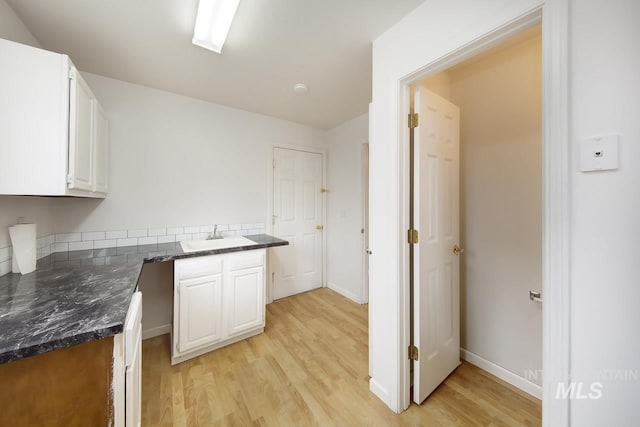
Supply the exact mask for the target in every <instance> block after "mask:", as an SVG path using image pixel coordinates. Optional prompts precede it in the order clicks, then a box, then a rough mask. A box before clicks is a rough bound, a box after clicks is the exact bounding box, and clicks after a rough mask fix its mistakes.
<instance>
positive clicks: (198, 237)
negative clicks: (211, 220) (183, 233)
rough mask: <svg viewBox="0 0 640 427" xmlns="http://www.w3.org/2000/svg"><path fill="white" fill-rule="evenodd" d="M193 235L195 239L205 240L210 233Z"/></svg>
mask: <svg viewBox="0 0 640 427" xmlns="http://www.w3.org/2000/svg"><path fill="white" fill-rule="evenodd" d="M191 237H192V238H193V240H205V239H206V238H207V237H209V233H193V235H192V236H191Z"/></svg>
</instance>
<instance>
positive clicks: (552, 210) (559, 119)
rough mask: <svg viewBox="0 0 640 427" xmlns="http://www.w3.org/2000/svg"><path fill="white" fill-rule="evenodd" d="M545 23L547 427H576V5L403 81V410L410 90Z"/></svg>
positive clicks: (537, 15) (477, 43)
mask: <svg viewBox="0 0 640 427" xmlns="http://www.w3.org/2000/svg"><path fill="white" fill-rule="evenodd" d="M540 22H541V23H542V38H543V40H542V62H543V69H542V77H543V102H542V103H543V105H542V108H543V143H542V145H543V212H542V246H543V247H542V270H543V274H542V282H543V283H542V295H543V297H544V304H543V314H542V336H543V338H542V341H543V345H542V367H543V386H542V407H543V411H542V419H543V425H545V426H552V425H553V426H568V425H569V417H570V400H569V399H555V393H556V388H557V386H558V384H565V385H566V384H568V383H569V381H570V347H569V345H570V299H569V292H570V282H569V279H570V252H569V251H570V225H571V223H570V196H571V187H570V165H571V162H570V157H569V154H570V139H569V109H568V105H569V104H568V88H569V78H568V76H569V67H568V61H569V60H568V27H569V25H568V22H569V8H568V0H546V1H545V2H544V3H543V4H541V5H539V6H537V7H534V8H532V9H531V10H529V11H526V12H525V13H523V14H522V15H520V16H519V17H517V18H515V19H513V20H511V21H510V22H507V23H505V24H504V25H501V26H499V27H496V28H492V29H489V30H488V31H487V32H486V33H485V34H483V35H482V36H480V37H478V38H476V39H475V40H473V41H472V42H470V43H468V44H466V45H463V46H460V47H458V48H457V49H454V50H452V51H450V52H449V53H448V54H447V55H444V56H442V57H440V58H438V59H436V60H435V61H433V62H431V63H428V64H425V65H424V66H422V67H420V68H418V69H416V70H414V71H413V72H411V73H409V74H407V75H404V76H400V77H399V78H397V79H396V80H395V83H396V84H397V89H398V92H397V93H398V98H397V101H398V104H397V105H398V107H399V108H398V113H399V117H398V119H397V120H398V129H399V135H398V141H399V143H400V147H399V152H400V158H399V162H398V178H399V187H400V188H399V200H398V201H399V206H398V209H399V212H400V218H399V219H400V221H399V224H398V225H399V230H398V236H399V239H400V245H399V252H400V253H399V257H400V268H399V272H398V273H399V287H398V290H397V292H398V295H397V296H398V310H399V313H398V316H399V317H398V319H399V322H398V337H399V344H400V348H398V352H399V353H398V354H399V360H400V366H399V372H398V377H397V378H398V401H399V402H398V403H399V404H400V405H399V406H400V407H401V409H406V408H408V407H409V405H410V392H409V389H410V385H411V379H410V361H409V359H408V358H407V353H406V352H407V348H408V346H409V344H410V339H411V337H410V283H409V268H410V266H409V245H408V244H406V230H408V229H409V197H410V194H409V128H408V127H407V126H406V118H407V115H408V114H409V112H410V86H411V85H412V84H414V83H417V82H418V81H420V80H422V79H424V78H426V77H428V76H430V75H433V74H437V73H439V72H441V71H444V70H446V69H448V68H450V67H451V66H453V65H454V64H457V63H459V62H462V61H464V60H465V59H468V58H470V57H472V56H474V55H477V54H478V53H480V52H482V51H484V50H486V49H488V48H490V47H492V46H495V45H497V44H499V43H500V42H502V41H504V40H506V39H508V38H510V37H512V36H514V35H516V34H518V33H520V32H522V31H524V30H526V29H527V28H530V27H532V26H533V25H536V24H539V23H540Z"/></svg>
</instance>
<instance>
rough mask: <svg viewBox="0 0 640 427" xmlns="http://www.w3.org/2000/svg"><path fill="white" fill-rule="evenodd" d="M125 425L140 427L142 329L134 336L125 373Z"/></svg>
mask: <svg viewBox="0 0 640 427" xmlns="http://www.w3.org/2000/svg"><path fill="white" fill-rule="evenodd" d="M125 409H126V417H125V425H126V426H127V427H129V426H134V427H140V424H141V423H142V414H141V410H142V331H139V333H138V335H137V337H136V338H135V348H134V349H133V360H132V361H131V364H130V365H129V366H127V368H126V373H125Z"/></svg>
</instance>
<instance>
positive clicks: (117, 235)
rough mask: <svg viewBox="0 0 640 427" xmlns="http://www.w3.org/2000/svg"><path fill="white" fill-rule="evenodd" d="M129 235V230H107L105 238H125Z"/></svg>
mask: <svg viewBox="0 0 640 427" xmlns="http://www.w3.org/2000/svg"><path fill="white" fill-rule="evenodd" d="M125 237H127V230H118V231H107V232H106V233H105V239H107V240H111V239H124V238H125Z"/></svg>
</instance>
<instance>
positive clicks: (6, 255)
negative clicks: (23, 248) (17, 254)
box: [0, 247, 11, 262]
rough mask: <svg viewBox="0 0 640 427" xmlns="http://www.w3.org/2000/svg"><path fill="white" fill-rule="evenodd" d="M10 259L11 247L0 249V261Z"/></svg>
mask: <svg viewBox="0 0 640 427" xmlns="http://www.w3.org/2000/svg"><path fill="white" fill-rule="evenodd" d="M10 259H11V248H10V247H6V248H2V249H0V262H4V261H6V260H10Z"/></svg>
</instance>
